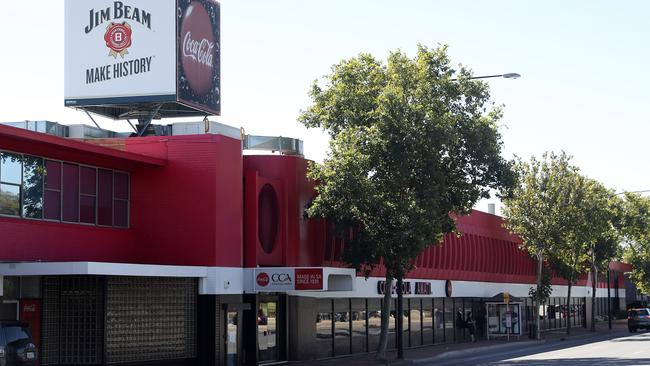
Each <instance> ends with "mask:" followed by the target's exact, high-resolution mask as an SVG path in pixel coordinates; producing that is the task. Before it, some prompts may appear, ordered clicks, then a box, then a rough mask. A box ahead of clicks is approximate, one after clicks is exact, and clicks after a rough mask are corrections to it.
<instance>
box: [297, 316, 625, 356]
mask: <svg viewBox="0 0 650 366" xmlns="http://www.w3.org/2000/svg"><path fill="white" fill-rule="evenodd" d="M623 331H627V320H616V321H613V322H612V329H611V330H609V329H608V325H607V322H600V323H597V324H596V332H595V333H592V332H590V331H589V329H585V328H581V327H580V328H571V336H569V337H567V335H566V329H555V330H549V331H546V332H543V333H542V340H541V341H537V340H532V339H530V338H528V336H527V335H522V336H521V338H520V339H519V340H516V339H511V340H510V342H508V341H506V340H489V341H486V340H483V341H479V342H476V343H469V342H462V343H450V344H436V345H430V346H424V347H418V348H411V349H405V350H404V357H405V359H404V360H397V352H396V351H395V350H392V351H389V352H387V356H388V361H386V362H380V361H378V360H376V359H375V353H374V352H370V353H362V354H356V355H352V356H341V357H336V358H330V359H326V360H319V361H296V362H291V365H294V366H303V365H318V366H347V365H353V366H378V365H388V364H390V365H413V364H419V363H424V362H430V361H432V360H433V359H445V358H449V357H456V356H460V355H468V354H472V353H478V352H489V351H495V350H498V349H501V348H506V347H513V346H515V345H516V346H517V347H520V348H521V347H527V346H531V345H534V344H538V343H539V342H552V341H563V340H565V339H567V338H570V339H579V338H589V337H598V336H603V335H604V334H609V333H617V332H623Z"/></svg>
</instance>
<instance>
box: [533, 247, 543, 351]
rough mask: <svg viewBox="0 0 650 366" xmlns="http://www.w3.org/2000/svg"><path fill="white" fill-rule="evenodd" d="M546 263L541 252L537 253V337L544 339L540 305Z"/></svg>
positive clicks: (535, 312) (535, 313)
mask: <svg viewBox="0 0 650 366" xmlns="http://www.w3.org/2000/svg"><path fill="white" fill-rule="evenodd" d="M543 265H544V256H543V254H541V253H539V254H538V255H537V296H536V297H537V298H536V299H535V305H536V306H535V308H536V310H535V311H534V315H535V338H537V339H538V340H539V339H542V332H541V330H540V326H541V324H540V319H539V306H540V305H541V302H542V300H541V294H542V266H543Z"/></svg>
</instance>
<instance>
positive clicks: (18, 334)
mask: <svg viewBox="0 0 650 366" xmlns="http://www.w3.org/2000/svg"><path fill="white" fill-rule="evenodd" d="M4 331H5V339H6V340H7V344H11V343H13V342H16V341H20V340H23V339H30V338H31V337H30V335H29V331H28V330H27V329H26V328H23V327H17V326H16V327H5V328H4Z"/></svg>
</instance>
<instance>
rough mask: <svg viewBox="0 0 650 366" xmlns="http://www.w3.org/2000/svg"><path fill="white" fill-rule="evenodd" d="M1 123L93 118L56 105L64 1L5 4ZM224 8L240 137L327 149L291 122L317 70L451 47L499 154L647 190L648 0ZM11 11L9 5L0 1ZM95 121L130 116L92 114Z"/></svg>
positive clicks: (226, 72)
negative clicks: (562, 158)
mask: <svg viewBox="0 0 650 366" xmlns="http://www.w3.org/2000/svg"><path fill="white" fill-rule="evenodd" d="M3 5H4V6H5V8H4V14H11V16H6V17H5V19H3V21H2V23H0V24H1V25H0V30H1V31H2V34H4V35H5V36H3V49H2V50H3V52H2V54H3V57H2V61H0V83H1V84H2V86H3V88H2V89H0V120H1V121H15V120H24V119H48V120H53V121H59V122H62V123H90V121H89V120H88V118H87V117H86V116H85V115H84V114H83V113H81V112H77V111H74V110H70V109H67V108H65V107H63V1H62V0H35V1H30V2H27V1H11V2H9V1H7V2H4V3H3ZM221 5H222V27H221V31H222V39H221V45H222V47H221V48H222V56H221V57H222V75H223V76H222V93H223V94H222V95H223V96H222V104H223V107H222V116H220V117H214V119H215V120H218V121H220V122H223V123H226V124H230V125H233V126H238V127H239V126H242V127H244V128H245V129H246V132H247V133H252V134H268V135H282V136H291V137H298V138H301V139H303V140H304V141H305V151H306V155H307V157H309V158H312V159H316V160H320V159H322V158H323V157H324V155H325V151H326V148H327V140H326V137H325V136H324V135H323V134H322V133H321V132H319V131H307V130H306V129H304V128H303V127H301V126H300V125H298V124H297V123H296V122H295V120H296V116H297V115H298V113H299V111H300V109H301V108H305V107H306V106H307V105H308V103H309V99H308V98H307V90H308V89H309V86H310V84H311V82H312V80H314V79H315V78H318V77H321V76H323V75H325V74H327V73H328V71H329V70H330V67H331V65H332V64H334V63H336V62H338V61H339V60H341V59H342V58H347V57H351V56H354V55H356V54H358V53H359V52H370V53H373V54H374V55H376V56H377V57H381V58H383V57H385V56H386V55H387V53H388V52H389V51H390V50H394V49H397V48H400V49H402V50H404V51H406V52H408V53H410V54H413V53H414V51H415V49H416V45H417V44H418V43H422V44H425V45H429V46H436V45H437V44H448V45H449V46H450V49H449V52H450V55H451V57H452V59H453V60H454V62H455V63H463V64H465V65H467V66H469V67H471V68H472V69H473V70H474V72H475V74H477V75H484V74H495V73H504V72H517V73H520V74H521V75H522V77H521V78H520V79H518V80H505V79H492V80H491V81H489V83H490V86H491V89H492V97H493V101H494V102H495V103H497V104H504V105H505V116H504V119H503V121H502V127H501V131H502V134H503V141H504V155H505V156H506V157H512V155H513V154H516V155H519V156H521V157H528V156H530V155H532V154H535V155H539V154H541V153H543V152H544V151H548V150H555V151H559V150H565V151H567V152H568V153H570V154H572V155H573V156H574V162H575V163H576V164H577V165H579V166H580V167H581V168H582V169H583V172H584V173H585V174H587V175H588V176H590V177H593V178H596V179H598V180H601V181H602V182H604V183H605V184H606V185H608V186H610V187H612V188H615V189H616V190H642V189H650V179H649V178H650V172H649V170H648V169H647V168H646V157H647V156H648V154H647V153H646V148H647V145H649V144H648V142H646V140H647V138H646V136H648V135H649V134H650V125H649V124H648V120H649V119H650V117H649V115H650V113H648V104H649V102H650V92H649V91H648V88H647V86H648V85H649V84H650V83H649V82H650V73H649V72H648V70H647V68H648V66H647V65H650V62H649V61H650V51H649V50H650V48H649V46H648V39H649V38H650V37H649V36H650V30H649V29H650V26H649V25H648V24H650V23H648V17H649V16H650V3H649V2H642V1H636V2H635V1H618V2H612V1H608V2H606V1H586V0H585V1H570V2H569V1H544V2H541V1H538V2H532V1H458V0H457V1H406V0H403V1H391V2H389V1H354V0H347V1H340V0H328V1H308V0H302V1H282V0H277V1H268V0H267V1H261V0H260V1H243V0H224V1H222V3H221ZM7 6H8V8H7ZM99 122H100V124H101V125H102V127H105V128H109V129H116V130H126V127H127V126H126V123H125V122H119V121H117V122H116V121H111V120H108V119H101V118H100V119H99Z"/></svg>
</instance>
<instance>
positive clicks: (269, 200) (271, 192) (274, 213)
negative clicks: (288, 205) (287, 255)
mask: <svg viewBox="0 0 650 366" xmlns="http://www.w3.org/2000/svg"><path fill="white" fill-rule="evenodd" d="M278 216H279V215H278V196H277V194H276V193H275V189H273V186H271V185H270V184H265V185H264V187H262V189H261V190H260V194H259V196H258V198H257V236H258V238H259V240H260V244H261V245H262V249H263V250H264V252H266V253H271V252H273V249H274V248H275V244H276V242H277V236H278V224H279V219H278Z"/></svg>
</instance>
